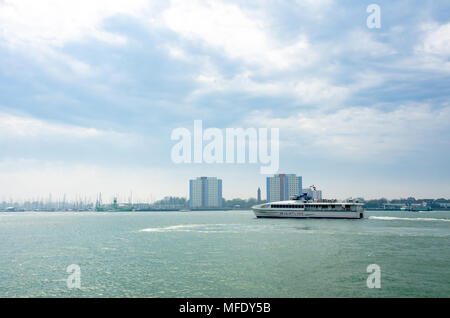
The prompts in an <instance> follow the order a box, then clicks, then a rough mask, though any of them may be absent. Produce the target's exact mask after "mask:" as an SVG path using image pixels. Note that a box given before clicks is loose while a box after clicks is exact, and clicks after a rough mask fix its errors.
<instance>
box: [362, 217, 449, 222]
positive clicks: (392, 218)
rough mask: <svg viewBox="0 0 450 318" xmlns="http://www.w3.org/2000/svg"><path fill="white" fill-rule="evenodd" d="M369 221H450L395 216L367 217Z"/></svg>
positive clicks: (447, 220) (446, 220)
mask: <svg viewBox="0 0 450 318" xmlns="http://www.w3.org/2000/svg"><path fill="white" fill-rule="evenodd" d="M369 219H371V220H384V221H395V220H403V221H443V222H450V219H436V218H399V217H395V216H369Z"/></svg>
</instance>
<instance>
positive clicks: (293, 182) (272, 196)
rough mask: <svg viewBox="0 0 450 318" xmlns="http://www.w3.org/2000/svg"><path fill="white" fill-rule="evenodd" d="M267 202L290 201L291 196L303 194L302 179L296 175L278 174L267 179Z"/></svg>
mask: <svg viewBox="0 0 450 318" xmlns="http://www.w3.org/2000/svg"><path fill="white" fill-rule="evenodd" d="M266 180H267V188H266V191H267V202H274V201H284V200H289V199H290V198H291V196H293V195H296V194H301V193H300V192H301V190H302V177H301V176H298V177H297V176H296V175H295V174H277V175H274V176H273V177H267V179H266Z"/></svg>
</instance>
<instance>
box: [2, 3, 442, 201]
mask: <svg viewBox="0 0 450 318" xmlns="http://www.w3.org/2000/svg"><path fill="white" fill-rule="evenodd" d="M64 3H65V5H64V6H60V5H55V3H54V2H53V1H51V0H46V1H39V2H36V1H31V0H21V1H9V0H8V1H3V2H1V3H0V30H1V32H0V57H1V62H0V96H1V98H0V180H2V182H0V200H6V201H8V200H9V198H14V199H25V198H33V197H47V196H48V194H49V193H52V194H53V195H54V196H55V197H63V195H64V194H66V195H67V196H68V197H72V198H74V197H76V196H84V195H87V196H91V197H94V198H95V196H96V195H97V194H98V193H99V192H102V193H104V196H105V198H110V197H112V196H114V195H115V194H117V193H129V192H130V191H133V193H134V196H135V197H136V198H148V197H149V196H151V197H153V198H154V199H155V200H156V199H158V198H162V197H164V196H166V195H175V196H180V197H181V196H182V197H188V196H189V193H188V191H187V190H186V180H189V179H190V178H192V177H194V176H200V175H212V176H217V177H218V178H221V179H223V180H224V182H225V183H226V185H227V186H226V187H224V191H223V196H224V197H226V198H248V197H254V196H255V187H258V186H260V187H261V189H262V190H263V193H265V180H266V177H267V176H268V175H264V174H261V173H260V166H261V165H260V164H258V163H249V162H245V163H236V162H235V163H232V164H230V163H221V164H219V163H214V164H209V163H205V162H202V163H190V164H185V163H174V162H173V161H172V160H171V149H172V147H173V146H174V145H175V144H176V142H175V141H173V140H171V133H172V132H173V130H174V129H177V128H179V127H186V128H188V129H193V124H194V122H195V121H196V120H202V122H203V125H204V128H205V129H207V128H212V129H218V130H223V129H225V128H228V127H235V128H243V129H248V128H255V129H259V128H278V129H279V141H280V144H279V146H280V148H279V169H278V172H277V173H283V172H284V173H292V174H297V175H301V176H303V178H304V181H305V182H306V183H305V184H313V183H314V184H316V185H317V186H318V187H319V188H320V189H322V190H323V191H324V194H325V196H326V197H332V198H334V197H335V198H348V197H364V198H367V199H371V198H373V199H375V198H381V197H386V198H400V197H409V196H413V197H425V198H426V197H430V198H431V197H432V198H440V197H448V194H449V193H450V167H449V165H448V158H449V156H450V144H449V143H450V138H449V137H450V104H449V102H448V101H449V97H450V96H449V95H450V89H449V87H450V86H449V85H448V83H449V80H450V64H449V62H448V60H449V57H450V45H449V39H450V21H449V18H448V14H447V12H448V11H449V10H450V4H449V3H448V2H446V1H434V2H427V3H423V2H422V1H418V0H417V1H410V2H404V3H398V2H392V1H378V2H377V4H378V5H379V7H380V8H381V25H380V27H379V28H378V27H376V28H369V26H368V24H367V18H368V16H369V13H368V12H367V6H368V5H369V4H370V3H358V4H355V3H353V2H350V1H343V2H337V1H333V0H322V1H309V0H299V1H296V2H295V3H293V2H291V1H281V2H280V1H277V2H276V3H275V2H271V1H265V2H262V3H254V4H245V3H242V2H241V1H227V2H225V1H200V0H199V1H197V0H195V1H192V2H190V3H189V4H187V3H185V2H183V1H176V0H173V1H168V2H165V3H158V2H153V1H141V0H131V1H127V2H126V3H120V4H119V3H116V2H114V3H111V2H110V1H96V2H87V1H86V2H80V1H72V0H67V1H65V2H64ZM404 12H408V14H407V15H405V14H404ZM312 180H314V181H313V182H310V181H312Z"/></svg>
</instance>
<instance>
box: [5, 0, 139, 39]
mask: <svg viewBox="0 0 450 318" xmlns="http://www.w3.org/2000/svg"><path fill="white" fill-rule="evenodd" d="M146 5H147V2H146V1H143V0H129V1H120V0H96V1H89V0H65V1H58V0H40V1H35V0H5V1H3V2H2V3H0V27H1V29H2V30H3V32H2V35H3V38H4V40H5V41H7V42H8V43H9V44H10V45H12V46H23V45H25V46H33V47H34V48H38V47H40V46H52V47H61V46H63V45H64V44H66V43H67V42H71V41H80V40H83V39H84V38H85V37H92V38H95V39H97V40H100V41H104V42H108V43H113V44H124V43H125V41H126V39H125V38H123V37H122V36H120V35H117V34H114V33H111V32H108V31H105V30H103V29H102V27H103V25H102V23H103V21H104V20H105V19H107V18H109V17H112V16H114V15H118V14H124V15H130V16H137V15H138V14H139V13H140V11H141V10H142V9H143V8H145V7H146Z"/></svg>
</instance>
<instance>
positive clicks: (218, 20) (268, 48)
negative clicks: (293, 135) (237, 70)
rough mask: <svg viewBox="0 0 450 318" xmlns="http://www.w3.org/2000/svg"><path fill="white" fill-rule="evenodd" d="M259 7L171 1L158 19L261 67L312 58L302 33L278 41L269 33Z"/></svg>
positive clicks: (188, 37) (187, 36)
mask: <svg viewBox="0 0 450 318" xmlns="http://www.w3.org/2000/svg"><path fill="white" fill-rule="evenodd" d="M264 21H265V18H264V14H263V12H262V11H258V12H255V11H253V12H250V11H248V10H247V11H244V10H243V9H242V8H241V7H238V6H236V5H233V4H228V3H221V2H219V1H200V0H196V1H189V2H187V1H177V0H174V1H172V5H171V6H170V7H169V8H168V9H167V10H165V11H164V12H163V14H162V19H161V23H162V25H164V26H165V27H167V28H169V29H170V30H172V31H174V32H176V33H177V34H179V35H181V36H182V37H183V38H184V39H186V40H188V41H199V42H200V43H202V44H204V45H207V46H208V47H212V48H215V49H218V50H221V51H222V52H223V53H224V54H225V55H226V56H227V57H228V58H231V59H239V60H242V61H244V62H245V63H247V64H249V65H253V66H258V67H262V68H265V69H286V68H288V67H291V66H292V65H305V64H308V65H309V64H310V63H311V61H313V60H314V59H315V56H314V54H313V53H312V52H311V48H310V45H309V43H308V40H307V39H306V36H304V35H299V37H298V38H296V39H294V40H293V41H292V43H289V44H287V45H286V44H282V43H277V41H276V40H275V39H274V38H273V37H271V36H270V32H269V27H270V26H268V25H266V24H265V23H264Z"/></svg>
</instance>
